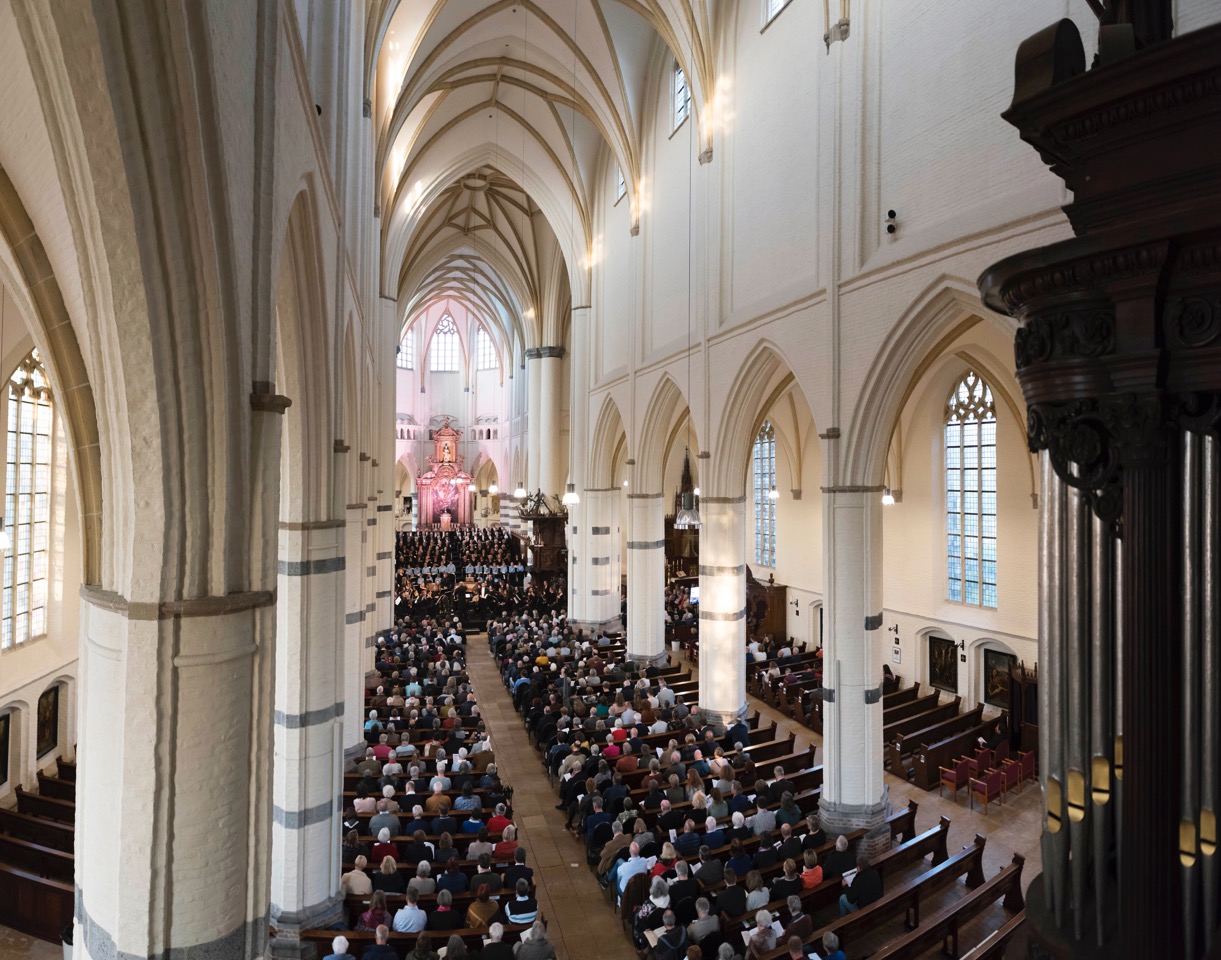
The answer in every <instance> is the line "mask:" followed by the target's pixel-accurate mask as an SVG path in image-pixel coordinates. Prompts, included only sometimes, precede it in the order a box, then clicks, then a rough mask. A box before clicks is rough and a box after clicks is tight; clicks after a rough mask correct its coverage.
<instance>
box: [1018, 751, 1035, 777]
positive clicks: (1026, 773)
mask: <svg viewBox="0 0 1221 960" xmlns="http://www.w3.org/2000/svg"><path fill="white" fill-rule="evenodd" d="M1034 760H1035V757H1034V751H1033V750H1019V751H1018V759H1017V762H1018V763H1019V764H1021V767H1022V779H1023V780H1033V779H1034V778H1035V776H1036V771H1035V762H1034Z"/></svg>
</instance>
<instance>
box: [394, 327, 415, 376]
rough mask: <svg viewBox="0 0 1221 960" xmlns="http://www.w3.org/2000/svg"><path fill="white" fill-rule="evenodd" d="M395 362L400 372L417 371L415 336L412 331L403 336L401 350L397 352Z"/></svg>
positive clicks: (400, 344)
mask: <svg viewBox="0 0 1221 960" xmlns="http://www.w3.org/2000/svg"><path fill="white" fill-rule="evenodd" d="M394 362H395V363H396V364H397V365H398V368H399V369H400V370H413V369H415V336H414V335H413V334H412V332H411V331H410V330H408V331H407V332H406V333H404V334H403V339H402V340H401V341H399V348H398V350H396V351H395V356H394Z"/></svg>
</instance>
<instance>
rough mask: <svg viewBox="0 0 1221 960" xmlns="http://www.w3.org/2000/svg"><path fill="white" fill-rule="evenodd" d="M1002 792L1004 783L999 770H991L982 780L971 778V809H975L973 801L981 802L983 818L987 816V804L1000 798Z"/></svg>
mask: <svg viewBox="0 0 1221 960" xmlns="http://www.w3.org/2000/svg"><path fill="white" fill-rule="evenodd" d="M1003 792H1004V782H1003V780H1002V779H1001V772H1000V771H999V770H991V771H989V772H988V774H987V775H986V776H985V777H984V778H983V779H982V780H978V779H976V778H975V777H972V778H971V809H972V810H974V809H975V801H976V800H977V799H978V800H980V801H982V802H983V805H984V816H987V815H988V804H989V803H991V802H992V801H993V800H997V799H999V798H1000V796H1001V794H1002V793H1003Z"/></svg>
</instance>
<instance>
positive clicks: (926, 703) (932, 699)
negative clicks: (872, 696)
mask: <svg viewBox="0 0 1221 960" xmlns="http://www.w3.org/2000/svg"><path fill="white" fill-rule="evenodd" d="M940 703H941V694H940V693H939V692H938V691H936V690H933V691H931V692H930V693H926V694H925V695H924V696H922V697H916V698H915V699H913V700H908V701H906V702H904V703H896V704H895V705H893V706H890V705H888V704H887V703H886V702H885V701H882V726H883V727H886V726H889V725H890V724H892V723H895V722H896V721H898V720H905V719H906V718H908V717H914V716H915V715H916V714H918V713H924V712H925V711H927V710H932V709H933V707H936V706H938V705H940Z"/></svg>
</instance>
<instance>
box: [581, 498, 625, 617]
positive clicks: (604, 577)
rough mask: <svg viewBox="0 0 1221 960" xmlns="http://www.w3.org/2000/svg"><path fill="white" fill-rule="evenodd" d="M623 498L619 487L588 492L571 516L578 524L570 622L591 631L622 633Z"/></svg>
mask: <svg viewBox="0 0 1221 960" xmlns="http://www.w3.org/2000/svg"><path fill="white" fill-rule="evenodd" d="M621 497H622V494H621V493H620V491H619V488H618V487H611V488H609V489H605V490H589V489H587V490H586V491H585V492H584V493H583V494H582V495H581V503H580V504H579V505H578V506H577V507H576V508H574V510H573V511H571V513H570V516H573V517H574V518H575V519H576V520H577V522H575V523H570V524H569V534H570V539H569V543H568V557H569V564H568V620H569V622H570V623H572V624H574V625H576V626H582V627H585V628H586V629H587V630H591V629H594V630H596V629H607V630H619V629H622V628H621V626H620V623H621V621H620V619H619V585H620V581H621V578H622V572H621V571H622V562H621V557H620V554H619V541H620V538H619V501H620V499H621Z"/></svg>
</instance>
